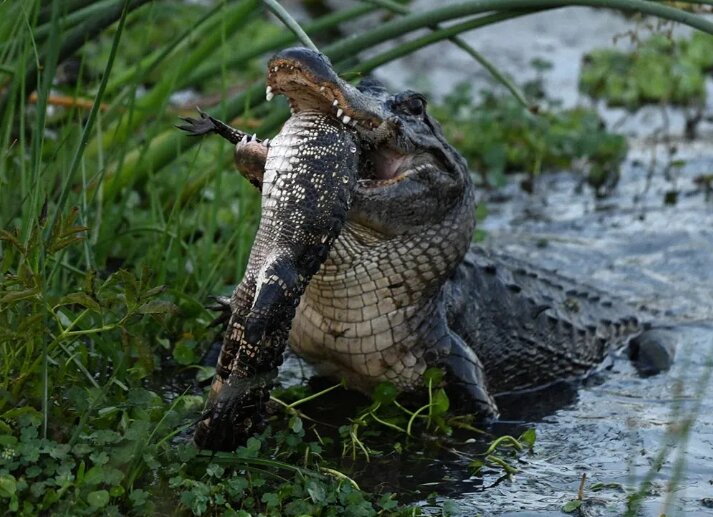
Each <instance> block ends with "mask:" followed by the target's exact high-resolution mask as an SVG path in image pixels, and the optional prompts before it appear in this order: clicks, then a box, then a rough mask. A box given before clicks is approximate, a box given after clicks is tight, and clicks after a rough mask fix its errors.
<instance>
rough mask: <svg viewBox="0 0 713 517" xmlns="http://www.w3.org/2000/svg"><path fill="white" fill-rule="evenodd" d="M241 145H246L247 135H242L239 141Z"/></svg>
mask: <svg viewBox="0 0 713 517" xmlns="http://www.w3.org/2000/svg"><path fill="white" fill-rule="evenodd" d="M240 143H241V144H247V143H248V135H243V137H242V138H241V139H240Z"/></svg>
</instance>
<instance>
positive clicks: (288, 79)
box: [265, 48, 415, 190]
mask: <svg viewBox="0 0 713 517" xmlns="http://www.w3.org/2000/svg"><path fill="white" fill-rule="evenodd" d="M277 94H281V95H284V96H285V97H287V99H288V102H289V104H290V108H291V109H292V112H293V113H299V112H302V111H319V112H322V113H325V114H328V115H331V116H333V117H334V118H335V119H337V120H339V121H340V122H342V123H343V124H344V125H345V126H346V127H347V128H349V129H350V130H352V131H354V133H355V134H356V135H357V137H358V138H359V140H360V142H361V144H362V159H361V161H360V169H361V170H360V180H359V187H360V188H362V189H370V190H371V189H376V188H383V187H388V186H391V185H395V184H397V183H399V182H401V181H403V180H404V179H406V178H407V177H408V176H409V175H411V174H412V173H413V172H414V171H415V169H414V168H413V167H412V166H411V165H412V161H413V158H412V157H411V155H409V154H406V153H405V152H403V151H402V150H400V149H398V148H396V147H395V146H394V145H393V144H394V142H395V141H396V140H397V138H396V132H397V131H398V127H399V124H398V122H396V121H395V120H394V119H393V117H390V116H389V115H388V114H387V113H385V112H383V111H382V110H383V108H381V107H380V106H379V105H378V104H376V103H375V102H374V99H373V98H371V97H370V96H368V95H366V94H364V93H362V92H361V91H359V90H358V89H356V88H355V87H354V86H352V85H351V84H349V83H347V82H346V81H344V80H342V79H341V78H340V77H339V76H338V75H337V74H336V72H334V70H333V69H332V67H331V65H330V64H329V62H328V61H327V58H326V57H324V56H323V55H321V54H318V53H316V52H314V51H311V50H308V49H302V48H297V49H288V50H285V51H283V52H280V53H279V54H277V55H276V56H274V57H273V58H272V59H271V60H270V61H269V63H268V71H267V88H266V90H265V95H266V98H267V100H268V101H270V100H272V98H273V97H274V96H275V95H277Z"/></svg>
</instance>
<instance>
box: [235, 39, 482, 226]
mask: <svg viewBox="0 0 713 517" xmlns="http://www.w3.org/2000/svg"><path fill="white" fill-rule="evenodd" d="M277 93H282V94H284V95H286V96H287V97H288V99H289V103H290V107H291V109H292V111H293V113H294V112H300V111H308V110H314V111H321V112H323V113H328V114H331V115H333V116H334V117H336V118H337V119H338V120H340V121H342V123H343V124H344V126H345V128H347V129H350V130H352V131H354V132H355V134H356V135H357V136H358V140H359V142H360V144H361V147H362V149H361V156H362V159H361V164H360V171H359V177H360V182H359V188H358V192H357V194H356V198H355V201H354V204H353V206H352V208H351V210H350V214H349V218H350V220H352V221H354V222H355V223H358V224H362V225H364V226H365V227H368V228H371V229H373V230H374V231H376V232H379V233H381V234H384V235H387V236H396V235H399V234H402V233H409V232H413V231H414V230H415V229H416V228H418V227H419V226H422V225H432V224H434V223H437V222H438V220H439V219H443V218H445V217H446V216H447V215H448V214H449V212H450V211H451V210H452V209H453V208H454V206H456V205H458V203H459V202H463V201H465V200H466V199H467V200H468V202H472V199H471V197H472V196H471V195H470V179H469V174H468V169H467V165H466V163H465V161H464V160H463V158H462V157H461V155H460V154H459V153H458V152H457V151H456V150H455V149H454V148H453V147H451V145H450V144H449V143H448V142H447V141H446V139H445V137H444V136H443V133H442V131H441V128H440V126H439V124H438V123H437V122H436V121H435V120H434V119H433V118H432V117H431V116H430V115H429V114H428V112H427V109H426V99H425V97H424V96H423V95H421V94H420V93H417V92H413V91H405V92H402V93H399V94H397V95H390V94H389V93H388V92H387V91H386V89H385V88H384V87H383V86H382V85H381V84H380V83H379V82H377V81H375V80H373V79H371V78H368V79H365V80H363V81H362V82H361V83H360V84H359V85H358V86H356V87H354V86H352V85H351V84H350V83H348V82H346V81H344V80H343V79H342V78H340V77H339V76H338V75H337V73H336V72H335V71H334V69H333V67H332V65H331V63H330V62H329V60H328V58H327V57H325V56H324V55H323V54H320V53H317V52H314V51H311V50H308V49H305V48H293V49H287V50H285V51H283V52H280V53H279V54H277V55H276V56H274V57H273V58H272V59H271V60H270V62H269V63H268V77H267V90H266V95H267V98H268V100H269V99H271V98H272V97H273V95H275V94H277ZM238 154H240V152H239V151H238ZM242 160H243V159H242V156H241V157H240V158H239V159H238V160H237V161H238V163H239V164H240V162H241V161H242Z"/></svg>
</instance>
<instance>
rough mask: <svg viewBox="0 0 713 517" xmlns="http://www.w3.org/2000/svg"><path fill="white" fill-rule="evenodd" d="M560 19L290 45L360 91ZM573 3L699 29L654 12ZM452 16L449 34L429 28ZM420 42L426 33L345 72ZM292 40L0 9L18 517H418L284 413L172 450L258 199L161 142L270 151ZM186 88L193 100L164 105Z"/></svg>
mask: <svg viewBox="0 0 713 517" xmlns="http://www.w3.org/2000/svg"><path fill="white" fill-rule="evenodd" d="M566 3H567V2H562V1H553V0H541V1H534V0H532V1H529V2H527V1H523V0H518V1H515V0H507V1H505V0H503V1H502V2H495V1H491V0H487V1H486V0H480V1H468V2H463V3H461V4H455V5H450V6H445V7H439V8H438V9H434V10H433V12H431V13H429V14H426V15H424V14H422V13H408V12H406V11H405V10H403V9H398V8H397V9H394V6H393V5H391V6H388V5H386V4H387V3H385V2H374V3H363V4H357V5H355V6H354V7H350V8H347V9H344V10H343V11H338V12H334V13H328V14H326V15H324V16H323V17H321V18H319V19H316V20H314V21H311V22H309V23H306V24H305V25H304V26H303V28H304V29H305V31H306V33H307V34H308V35H310V37H311V38H313V39H314V40H315V41H316V42H317V44H318V45H320V47H321V49H322V50H324V51H325V52H326V53H327V54H328V55H330V57H331V58H332V59H333V61H334V63H335V65H336V66H337V67H338V68H339V69H340V70H342V71H345V72H348V71H353V72H356V74H353V75H358V74H364V73H368V72H369V71H370V70H371V69H373V68H374V67H376V66H379V65H380V64H382V63H384V62H388V61H389V60H393V59H397V58H399V57H400V56H402V55H404V54H405V53H408V52H412V51H413V50H415V49H416V48H420V47H422V46H424V45H427V44H430V43H432V42H435V41H439V40H442V39H451V38H454V37H456V36H457V34H458V33H460V32H463V31H465V30H470V29H473V28H477V27H481V26H486V25H489V24H492V23H497V22H498V21H502V20H505V19H508V18H513V17H517V16H523V15H526V14H527V13H529V12H531V11H534V10H545V9H552V8H557V7H560V6H562V5H565V4H566ZM571 3H573V4H575V3H576V2H571ZM584 3H589V4H593V5H599V6H608V7H619V8H623V7H628V8H631V9H640V10H641V11H644V12H649V13H652V14H658V15H661V16H664V17H668V18H671V19H677V20H679V21H683V22H685V23H690V24H691V25H693V26H696V27H698V28H700V29H702V30H706V31H709V32H713V26H711V24H710V23H708V22H706V21H705V20H703V19H701V18H697V17H695V16H694V15H692V14H690V13H686V12H684V11H679V10H677V9H674V8H671V7H668V6H666V5H663V4H660V3H656V2H647V1H642V0H610V1H606V2H605V1H601V0H591V1H590V2H582V3H581V4H584ZM375 4H384V5H375ZM577 5H579V4H577ZM384 7H388V8H389V9H390V10H391V11H394V10H396V12H398V13H399V14H398V15H395V16H393V17H392V18H391V19H390V20H389V21H386V22H385V23H383V24H381V25H379V26H378V27H375V28H373V29H369V30H367V31H365V32H364V33H362V34H360V35H357V36H356V37H355V38H350V39H344V40H342V41H335V42H331V41H327V42H325V41H320V40H319V36H320V35H321V34H323V33H325V32H326V31H328V30H330V29H333V28H335V27H336V26H338V25H339V24H340V23H344V22H349V21H352V20H355V19H358V18H361V17H363V16H365V15H366V14H369V13H372V12H374V11H377V10H382V9H383V8H384ZM496 9H497V10H496ZM450 20H453V21H455V22H457V23H456V25H455V26H454V27H449V28H448V29H443V28H440V27H437V26H436V24H437V23H440V22H447V21H450ZM423 27H429V28H431V29H432V31H431V33H429V34H428V35H427V36H417V37H414V38H411V39H409V40H408V41H406V42H405V43H401V44H398V45H393V46H392V47H390V48H389V49H387V50H385V51H381V52H380V53H378V54H376V55H375V56H373V57H372V58H371V59H369V60H366V61H362V62H361V63H357V64H354V63H353V61H352V58H353V56H354V55H356V54H358V53H359V52H361V51H362V50H365V49H368V48H371V47H373V46H375V45H378V44H380V43H383V42H388V41H392V40H394V38H396V37H398V36H402V35H405V34H409V33H410V32H412V31H414V30H416V29H419V28H423ZM295 41H296V40H295V37H294V36H293V35H292V34H290V33H287V32H285V31H284V30H283V29H282V28H281V27H278V26H276V25H274V24H273V23H272V22H270V21H269V20H268V18H267V17H266V16H265V13H264V11H263V8H262V5H261V3H260V2H259V1H258V0H240V1H236V2H227V1H226V2H216V3H215V6H214V7H206V6H200V5H194V4H183V3H179V2H170V1H154V2H148V1H137V0H101V1H95V2H92V1H87V0H67V1H59V0H53V1H51V2H49V1H48V2H40V1H39V0H28V1H23V2H2V3H0V148H1V149H2V151H1V152H0V275H1V276H0V358H1V359H2V361H1V362H0V458H1V461H0V507H2V508H8V509H9V510H10V511H11V512H14V513H17V514H25V515H33V514H36V513H39V512H45V513H66V514H72V515H80V514H95V513H102V514H110V515H114V514H126V513H133V514H155V513H161V512H166V513H173V512H175V511H179V512H183V513H195V514H202V513H218V512H222V511H225V512H227V513H230V512H233V514H237V515H241V513H240V512H241V511H243V512H251V513H255V512H257V511H263V512H265V513H267V514H271V515H278V514H286V515H290V514H292V515H299V514H300V513H307V514H313V515H343V514H346V515H348V514H352V515H372V514H376V513H378V512H381V513H382V514H390V513H398V512H401V513H408V514H410V513H409V512H411V513H413V512H414V510H411V509H403V508H400V507H399V506H398V505H397V503H396V502H395V500H394V498H393V497H392V496H390V495H383V496H380V495H375V496H372V495H369V494H365V493H362V492H361V491H359V490H357V489H355V488H354V486H353V485H352V483H351V482H350V481H349V480H348V479H345V477H344V476H343V475H340V474H339V472H337V471H335V470H331V471H330V470H325V468H326V469H329V468H330V467H329V465H330V463H329V462H328V461H327V460H325V459H324V458H322V457H321V451H322V450H323V449H322V448H323V447H324V444H322V443H320V440H319V439H316V438H315V439H313V438H312V435H310V438H309V439H308V438H307V434H306V433H307V431H306V430H305V428H304V426H302V425H301V424H298V419H296V416H295V414H294V412H291V411H290V410H285V411H284V412H283V413H280V414H279V415H278V417H276V418H275V419H274V421H273V422H272V424H273V425H272V426H271V428H270V429H269V430H267V431H265V433H264V434H263V435H261V436H259V437H256V438H255V439H254V440H251V441H250V442H249V443H248V444H247V445H246V447H245V448H243V449H241V450H239V451H237V452H236V453H235V454H230V455H216V456H210V455H206V454H204V453H198V452H197V451H196V450H195V449H193V448H191V447H190V446H189V445H185V444H184V445H181V444H180V443H179V442H180V440H179V439H178V438H179V437H180V436H182V434H183V433H185V432H186V430H187V429H188V428H189V426H190V425H191V424H192V423H193V422H194V421H195V419H196V417H197V415H198V413H199V411H200V408H201V406H202V398H201V397H199V396H197V395H196V394H195V393H197V391H187V392H184V390H186V389H187V388H190V387H192V386H193V384H192V383H193V382H194V380H195V379H196V378H198V379H205V378H208V377H209V376H210V374H211V369H210V368H206V367H204V366H202V365H201V364H200V358H201V356H202V355H203V353H204V352H205V351H206V349H207V348H208V346H209V344H210V342H211V340H212V339H213V338H214V334H213V331H211V330H208V329H207V324H208V323H209V322H210V321H211V320H212V318H213V315H212V314H211V313H210V312H209V311H207V310H206V309H205V308H204V307H203V305H204V303H205V302H206V301H207V297H208V295H210V294H212V293H220V292H223V293H224V292H226V291H227V290H230V289H231V288H232V286H234V285H235V284H236V283H237V282H238V281H239V280H240V278H241V276H242V272H243V269H244V267H245V263H246V259H247V256H248V253H249V250H250V246H251V242H252V238H253V235H254V231H255V227H256V224H257V221H258V219H259V207H260V204H259V197H258V195H257V193H256V192H255V191H254V189H253V188H252V187H251V186H250V185H248V184H247V182H245V181H244V180H243V179H242V178H241V177H240V176H239V175H238V174H237V173H236V172H235V171H234V170H233V169H232V167H231V165H230V155H231V152H230V149H229V148H228V147H227V146H226V145H225V144H224V143H222V142H221V141H220V140H219V139H205V140H200V139H189V138H187V137H185V136H184V135H182V134H181V133H180V132H178V131H176V130H175V129H174V128H173V125H174V124H175V122H176V121H177V117H178V116H179V115H185V114H186V113H187V112H190V111H192V105H195V104H200V106H201V107H202V108H204V109H210V111H211V113H214V114H215V115H216V116H219V117H223V118H224V119H229V120H231V119H232V120H234V123H235V125H238V126H240V127H242V128H245V129H252V130H253V131H256V132H258V133H260V134H261V135H264V136H270V134H271V133H274V132H275V131H276V130H277V129H278V128H279V126H280V124H281V122H282V121H283V120H284V118H285V117H286V116H287V114H288V112H287V110H286V107H285V106H284V105H283V106H282V107H281V108H280V107H279V105H278V106H272V107H271V109H270V110H268V108H267V106H266V105H265V103H264V98H263V96H264V80H263V73H264V71H263V69H262V67H263V65H262V63H263V60H264V58H265V57H266V56H268V55H269V54H270V53H272V52H273V51H275V50H278V49H281V48H284V47H285V46H288V45H292V44H295ZM474 57H475V56H474ZM476 59H477V58H476ZM480 62H481V63H487V61H485V60H480ZM486 66H487V65H486ZM493 72H494V73H495V75H496V76H497V75H498V74H497V71H496V70H493ZM60 79H61V80H60ZM501 79H502V78H501ZM181 90H190V91H192V92H193V94H194V95H195V96H196V100H195V101H192V102H190V103H189V104H190V105H189V106H180V105H177V104H176V103H174V102H172V95H173V94H174V93H176V92H177V91H181ZM521 101H522V99H521ZM515 106H521V104H516V105H515ZM508 109H513V110H515V109H520V108H518V107H511V108H508ZM464 147H466V148H467V145H465V144H464ZM439 397H440V396H439ZM444 403H445V402H444V401H443V399H442V397H441V398H438V405H429V406H427V407H426V409H422V410H421V411H422V412H421V413H417V415H416V416H413V414H414V413H415V411H413V410H409V411H412V413H411V414H410V416H409V414H408V413H404V412H403V411H401V410H398V411H401V413H400V414H399V416H398V418H396V417H394V418H396V419H395V420H394V421H393V422H392V423H393V425H395V426H397V427H399V428H401V429H403V430H407V431H410V430H411V429H412V428H415V427H414V426H419V425H425V426H429V425H430V426H437V427H438V426H440V427H443V426H447V425H448V421H447V420H446V419H445V416H443V415H442V414H441V413H442V412H441V409H443V405H444ZM434 408H437V409H434ZM438 408H440V409H438ZM392 409H393V408H392ZM292 410H294V408H292ZM423 412H427V413H428V414H427V415H423ZM422 416H427V418H426V419H423V418H421V417H422ZM385 418H391V417H390V416H384V415H383V414H379V413H377V412H376V409H374V407H371V408H367V409H365V412H364V413H359V414H357V415H356V416H355V422H357V424H358V425H357V426H356V428H355V427H354V426H353V424H350V425H349V426H348V428H349V429H350V430H351V431H350V432H351V434H350V436H354V437H355V438H356V440H358V441H359V442H360V443H362V444H363V442H362V440H361V437H360V434H359V432H356V433H354V432H353V430H354V429H356V430H357V431H359V430H360V429H362V427H363V426H365V425H371V426H372V427H373V426H375V425H378V424H379V422H378V420H377V419H381V420H382V421H385V420H384V419H385ZM439 418H440V419H441V420H438V419H439ZM300 422H301V420H300ZM360 426H362V427H360ZM386 427H388V426H386ZM392 430H394V429H392ZM347 434H349V432H348V433H347ZM411 434H414V433H411ZM354 443H355V447H356V448H358V447H359V445H358V444H357V443H356V442H354ZM366 447H367V446H366V445H365V448H366ZM355 450H356V449H355ZM491 452H492V451H491ZM488 456H492V458H490V459H488V461H490V462H491V463H488V464H492V462H493V461H495V463H497V460H493V458H498V456H497V455H493V454H489V455H488ZM242 515H245V514H244V513H243V514H242Z"/></svg>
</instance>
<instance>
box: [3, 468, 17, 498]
mask: <svg viewBox="0 0 713 517" xmlns="http://www.w3.org/2000/svg"><path fill="white" fill-rule="evenodd" d="M16 491H17V481H16V480H15V477H14V476H11V475H10V474H2V475H0V497H2V498H7V499H9V498H11V497H12V496H14V495H15V492H16Z"/></svg>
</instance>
